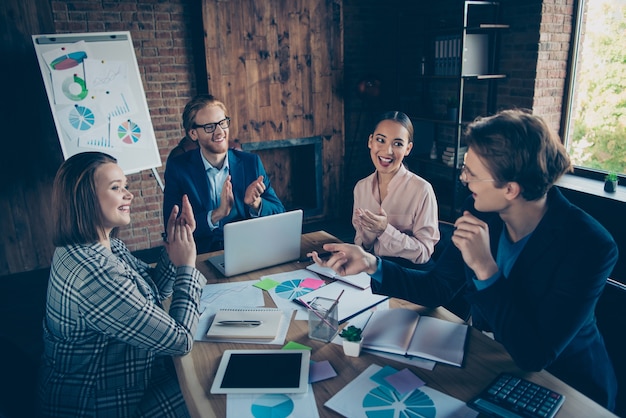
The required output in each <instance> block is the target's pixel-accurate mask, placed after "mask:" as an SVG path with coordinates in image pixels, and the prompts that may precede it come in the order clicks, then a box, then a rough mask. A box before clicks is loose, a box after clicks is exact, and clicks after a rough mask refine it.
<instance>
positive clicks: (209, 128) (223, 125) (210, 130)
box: [193, 116, 230, 134]
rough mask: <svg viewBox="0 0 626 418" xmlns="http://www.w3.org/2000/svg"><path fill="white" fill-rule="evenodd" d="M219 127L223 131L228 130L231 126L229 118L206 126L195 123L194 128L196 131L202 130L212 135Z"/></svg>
mask: <svg viewBox="0 0 626 418" xmlns="http://www.w3.org/2000/svg"><path fill="white" fill-rule="evenodd" d="M218 125H219V127H220V128H222V129H227V128H228V127H229V126H230V118H229V117H228V116H227V117H225V118H224V119H222V120H221V121H219V122H212V123H205V124H204V125H196V124H195V123H194V125H193V128H194V129H198V128H202V129H204V132H206V133H207V134H211V133H213V132H215V130H216V129H217V126H218Z"/></svg>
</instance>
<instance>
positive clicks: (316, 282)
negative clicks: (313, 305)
mask: <svg viewBox="0 0 626 418" xmlns="http://www.w3.org/2000/svg"><path fill="white" fill-rule="evenodd" d="M323 284H324V280H320V279H314V278H312V277H309V278H308V279H304V280H302V281H301V282H300V284H299V285H298V287H305V288H307V289H312V290H315V289H317V288H318V287H320V286H322V285H323Z"/></svg>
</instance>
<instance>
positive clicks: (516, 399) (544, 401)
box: [467, 373, 565, 418]
mask: <svg viewBox="0 0 626 418" xmlns="http://www.w3.org/2000/svg"><path fill="white" fill-rule="evenodd" d="M563 402H565V396H563V395H561V394H560V393H557V392H555V391H553V390H550V389H548V388H546V387H544V386H541V385H538V384H536V383H533V382H530V381H528V380H526V379H523V378H520V377H516V376H513V375H512V374H509V373H502V374H500V375H499V376H498V377H497V378H496V379H495V380H494V381H493V382H491V383H490V384H489V386H488V387H487V388H486V389H485V390H484V391H483V392H482V393H480V395H478V396H477V397H476V398H474V399H472V400H471V401H469V402H468V403H467V405H468V406H469V407H471V408H473V409H475V410H477V411H479V412H481V413H482V414H484V415H486V416H491V417H504V418H509V417H510V418H538V417H542V418H552V417H554V416H555V415H556V413H557V411H558V410H559V408H561V405H563Z"/></svg>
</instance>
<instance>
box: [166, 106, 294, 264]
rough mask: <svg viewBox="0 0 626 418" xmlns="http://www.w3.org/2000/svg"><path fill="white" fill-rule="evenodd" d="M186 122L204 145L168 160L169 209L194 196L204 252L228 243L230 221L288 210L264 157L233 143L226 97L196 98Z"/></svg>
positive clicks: (192, 136) (185, 115) (185, 113)
mask: <svg viewBox="0 0 626 418" xmlns="http://www.w3.org/2000/svg"><path fill="white" fill-rule="evenodd" d="M183 126H184V128H185V132H186V133H187V137H188V138H190V139H191V140H192V141H197V142H198V145H199V148H198V149H194V150H191V151H188V152H185V153H184V154H182V155H178V156H175V157H172V158H170V159H169V160H168V162H167V166H166V169H165V191H164V198H163V213H164V214H168V213H170V212H171V210H172V207H173V206H174V205H180V204H181V202H182V197H183V195H187V196H188V197H189V201H190V202H191V206H192V207H193V212H194V217H195V221H196V229H195V232H194V238H195V240H196V247H197V250H198V253H203V252H209V251H216V250H220V249H223V248H224V241H223V239H224V235H223V227H224V225H225V224H226V223H229V222H233V221H238V220H242V219H249V218H252V217H258V216H266V215H272V214H275V213H281V212H284V211H285V208H284V207H283V204H282V203H281V201H280V199H279V198H278V196H276V193H275V192H274V189H272V186H271V185H270V181H269V178H268V177H267V173H266V172H265V169H264V167H263V164H262V163H261V159H260V158H259V157H258V156H257V155H256V154H252V153H248V152H243V151H239V150H234V149H230V148H229V126H230V118H229V117H228V116H226V106H225V105H224V104H223V103H222V102H220V101H218V100H217V99H215V97H213V96H211V95H199V96H196V97H194V98H193V99H192V100H191V101H190V102H189V103H187V105H186V106H185V110H184V111H183ZM164 216H165V215H164Z"/></svg>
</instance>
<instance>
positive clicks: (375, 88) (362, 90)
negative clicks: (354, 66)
mask: <svg viewBox="0 0 626 418" xmlns="http://www.w3.org/2000/svg"><path fill="white" fill-rule="evenodd" d="M380 90H381V82H380V80H379V79H378V78H377V77H373V76H368V77H364V78H362V79H361V80H360V81H359V82H358V83H357V92H358V94H359V96H360V98H361V100H368V99H369V100H371V99H377V98H378V96H380Z"/></svg>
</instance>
